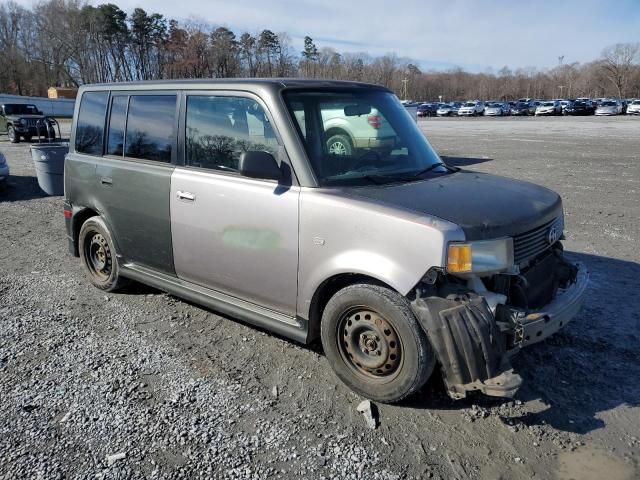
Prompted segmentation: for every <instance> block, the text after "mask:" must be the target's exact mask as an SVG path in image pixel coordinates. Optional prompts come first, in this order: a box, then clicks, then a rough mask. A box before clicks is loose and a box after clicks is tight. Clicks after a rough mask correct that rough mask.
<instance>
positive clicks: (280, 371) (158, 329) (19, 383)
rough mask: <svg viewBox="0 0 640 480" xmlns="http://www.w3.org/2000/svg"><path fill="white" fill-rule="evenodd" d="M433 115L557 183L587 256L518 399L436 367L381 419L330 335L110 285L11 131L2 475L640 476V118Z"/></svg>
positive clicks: (467, 155) (1, 316)
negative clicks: (576, 311)
mask: <svg viewBox="0 0 640 480" xmlns="http://www.w3.org/2000/svg"><path fill="white" fill-rule="evenodd" d="M420 126H421V128H422V129H423V130H424V131H425V133H426V134H427V136H428V137H429V138H430V139H431V141H432V143H433V144H434V146H435V147H436V148H437V149H438V151H440V152H441V154H442V155H443V156H446V157H448V160H449V161H450V162H451V163H453V164H456V165H459V166H464V167H465V168H469V169H471V170H479V171H486V172H491V173H499V174H502V175H506V176H512V177H517V178H521V179H526V180H531V181H534V182H536V183H539V184H542V185H545V186H548V187H550V188H552V189H554V190H557V191H558V192H560V193H561V194H562V195H563V198H564V202H565V210H566V224H567V241H566V242H565V245H566V248H567V250H569V251H570V252H571V253H570V255H571V256H572V258H574V259H576V260H580V261H583V262H585V263H586V264H587V265H588V268H589V270H590V272H591V284H590V287H589V295H588V299H587V302H586V304H585V306H584V308H583V310H582V312H581V314H580V315H579V317H578V318H576V319H575V321H573V322H572V323H571V324H569V325H568V326H567V328H565V329H564V330H563V331H561V332H560V333H559V334H557V335H556V336H554V337H552V338H550V339H548V340H547V341H546V342H543V343H541V344H539V345H536V346H533V347H531V348H529V349H528V350H526V351H524V352H523V353H522V354H521V355H520V356H519V357H517V359H516V360H515V367H516V368H517V369H518V371H519V373H520V374H521V375H522V376H523V377H524V379H525V385H524V386H523V388H522V389H521V390H520V391H519V392H518V395H517V397H516V398H515V399H513V400H500V399H491V398H487V397H482V396H472V397H470V398H467V399H465V400H463V401H458V402H453V401H451V400H449V399H448V398H447V397H446V395H445V394H444V391H443V387H442V384H441V382H440V381H439V380H437V379H434V380H432V381H430V382H429V383H428V384H427V385H426V386H425V388H424V389H423V390H422V391H421V392H420V393H419V394H418V395H416V396H415V397H413V398H412V399H410V400H409V401H408V402H405V403H403V404H401V405H396V406H387V405H378V406H377V408H378V414H379V423H380V425H379V427H378V428H377V429H376V430H371V429H369V428H368V427H367V425H366V423H365V420H364V418H363V417H362V415H361V414H360V413H358V412H357V411H356V406H357V405H358V403H359V402H360V401H361V400H362V399H361V398H359V397H358V396H356V395H355V394H353V393H352V392H350V391H349V390H348V389H347V388H346V387H344V386H343V385H342V384H341V383H340V382H339V381H338V380H337V378H336V377H335V376H334V374H333V373H332V371H331V369H330V368H329V366H328V364H327V362H326V359H325V358H324V356H323V355H322V354H321V351H320V349H319V348H318V347H317V346H312V347H305V346H300V345H297V344H294V343H292V342H290V341H287V340H284V339H281V338H279V337H276V336H273V335H270V334H268V333H265V332H262V331H260V330H257V329H255V328H252V327H249V326H247V325H244V324H242V323H239V322H236V321H233V320H230V319H227V318H224V317H221V316H219V315H217V314H215V313H214V312H211V311H208V310H204V309H202V308H199V307H197V306H195V305H192V304H189V303H186V302H183V301H181V300H179V299H177V298H175V297H172V296H170V295H166V294H164V293H161V292H158V291H156V290H153V289H150V288H147V287H144V286H135V287H134V288H132V289H130V290H129V291H127V292H125V293H121V294H107V295H105V294H104V293H103V292H100V291H98V290H96V289H94V288H92V287H90V286H89V284H88V282H87V281H86V280H85V279H84V277H83V272H82V269H81V266H80V262H79V260H78V259H76V258H73V257H71V256H69V255H68V254H67V252H66V248H67V245H66V238H65V234H64V219H63V215H62V199H61V198H60V197H45V196H44V195H43V194H42V192H41V191H40V190H39V189H38V186H37V183H36V180H35V170H34V168H33V165H32V162H31V160H30V156H29V150H28V146H26V145H24V144H19V145H11V144H9V143H8V142H7V141H6V137H0V151H2V152H3V153H4V154H5V155H6V157H7V159H8V162H9V165H10V168H11V174H12V176H11V177H10V185H9V188H8V189H7V190H6V191H5V192H4V194H0V231H1V232H2V233H0V322H1V324H0V398H1V399H2V407H3V410H2V412H1V413H0V478H6V479H14V478H42V479H50V478H88V477H92V478H103V479H116V478H234V479H235V478H250V479H253V478H256V479H258V478H305V479H306V478H309V479H315V478H318V479H319V478H327V479H328V478H334V479H338V478H340V479H342V478H349V479H360V478H372V479H393V478H398V479H399V478H436V479H437V478H440V479H467V478H472V479H476V478H477V479H487V480H488V479H525V478H531V477H535V478H541V479H550V478H559V479H570V478H580V479H586V480H588V479H591V478H593V479H596V478H598V479H599V478H603V477H606V478H607V479H608V480H619V479H633V478H638V476H639V475H640V468H639V464H640V461H639V460H640V405H639V403H640V381H639V380H640V334H639V331H640V330H639V327H640V316H639V313H638V312H639V311H640V300H639V299H638V296H637V295H636V291H635V290H636V289H637V288H638V286H639V283H638V279H639V278H640V266H639V265H638V261H639V259H640V254H639V253H638V251H637V245H638V244H639V243H640V232H639V229H640V226H639V223H638V217H639V216H640V215H639V214H640V195H639V192H638V188H639V182H640V142H639V141H638V138H639V133H640V119H635V118H626V117H616V118H593V117H587V118H544V119H542V118H523V119H516V118H513V119H511V118H510V119H498V118H496V119H493V118H491V119H484V118H479V119H428V120H424V121H420ZM65 128H66V129H67V131H68V123H63V129H65Z"/></svg>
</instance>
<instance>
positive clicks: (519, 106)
mask: <svg viewBox="0 0 640 480" xmlns="http://www.w3.org/2000/svg"><path fill="white" fill-rule="evenodd" d="M511 115H515V116H526V115H529V104H528V103H526V102H516V104H515V105H514V106H512V107H511Z"/></svg>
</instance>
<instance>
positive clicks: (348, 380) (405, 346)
mask: <svg viewBox="0 0 640 480" xmlns="http://www.w3.org/2000/svg"><path fill="white" fill-rule="evenodd" d="M320 335H321V339H322V346H323V348H324V352H325V355H326V356H327V359H328V360H329V364H330V365H331V367H332V368H333V370H334V372H335V373H336V375H337V376H338V377H339V378H340V380H342V381H343V382H344V383H345V384H346V385H347V386H348V387H349V388H351V389H352V390H353V391H354V392H356V393H358V394H359V395H362V396H363V397H366V398H369V399H371V400H374V401H377V402H382V403H395V402H399V401H401V400H403V399H405V398H406V397H408V396H409V395H411V394H412V393H414V392H416V391H417V390H418V389H419V388H420V387H422V386H423V385H424V384H425V383H426V382H427V380H428V379H429V377H430V376H431V373H432V372H433V369H434V367H435V364H436V360H435V355H434V353H433V350H432V348H431V345H430V344H429V341H428V340H427V337H426V335H425V333H424V331H423V330H422V328H421V327H420V325H419V324H418V321H417V319H416V317H415V315H414V314H413V311H412V310H411V307H410V306H409V304H408V302H407V300H406V299H405V298H404V297H402V296H401V295H400V294H398V293H397V292H394V291H392V290H390V289H388V288H385V287H382V286H379V285H374V284H368V283H361V284H356V285H351V286H348V287H345V288H343V289H342V290H340V291H339V292H337V293H336V294H335V295H334V296H333V297H331V299H330V300H329V302H328V303H327V306H326V307H325V309H324V312H323V314H322V323H321V328H320Z"/></svg>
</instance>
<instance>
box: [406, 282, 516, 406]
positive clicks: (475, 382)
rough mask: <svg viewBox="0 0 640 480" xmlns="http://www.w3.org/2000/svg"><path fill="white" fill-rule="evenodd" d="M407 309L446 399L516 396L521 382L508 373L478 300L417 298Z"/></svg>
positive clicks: (488, 316)
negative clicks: (425, 341) (472, 394)
mask: <svg viewBox="0 0 640 480" xmlns="http://www.w3.org/2000/svg"><path fill="white" fill-rule="evenodd" d="M412 306H413V309H414V312H415V313H416V316H417V317H418V319H419V321H420V323H421V324H422V327H423V328H424V330H425V332H426V333H427V337H428V338H429V341H430V342H431V345H432V346H433V348H434V350H435V354H436V357H437V359H438V362H439V363H440V365H441V368H442V373H443V378H444V382H445V385H446V387H447V392H448V394H449V396H450V397H451V398H454V399H459V398H464V397H465V396H466V394H467V392H468V391H474V390H477V391H480V392H482V393H484V394H486V395H491V396H497V397H511V396H513V395H514V394H515V393H516V391H517V390H518V388H519V387H520V385H521V384H522V379H521V378H520V376H519V375H518V374H516V373H514V372H513V369H512V368H511V365H510V363H509V358H508V356H507V354H506V352H505V348H504V342H503V341H502V334H501V332H500V329H499V328H498V325H497V324H496V321H495V318H494V317H493V314H492V313H491V311H490V310H489V306H488V305H487V303H486V302H485V300H484V299H483V298H482V297H480V296H477V295H471V294H466V295H463V296H461V297H458V298H446V299H445V298H440V297H428V298H420V299H418V300H416V301H414V302H413V303H412Z"/></svg>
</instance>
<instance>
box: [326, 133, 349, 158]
mask: <svg viewBox="0 0 640 480" xmlns="http://www.w3.org/2000/svg"><path fill="white" fill-rule="evenodd" d="M327 152H329V154H330V155H351V154H352V153H353V145H352V144H351V139H350V138H349V137H348V136H347V135H345V134H343V133H337V134H335V135H331V137H329V139H328V140H327Z"/></svg>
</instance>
